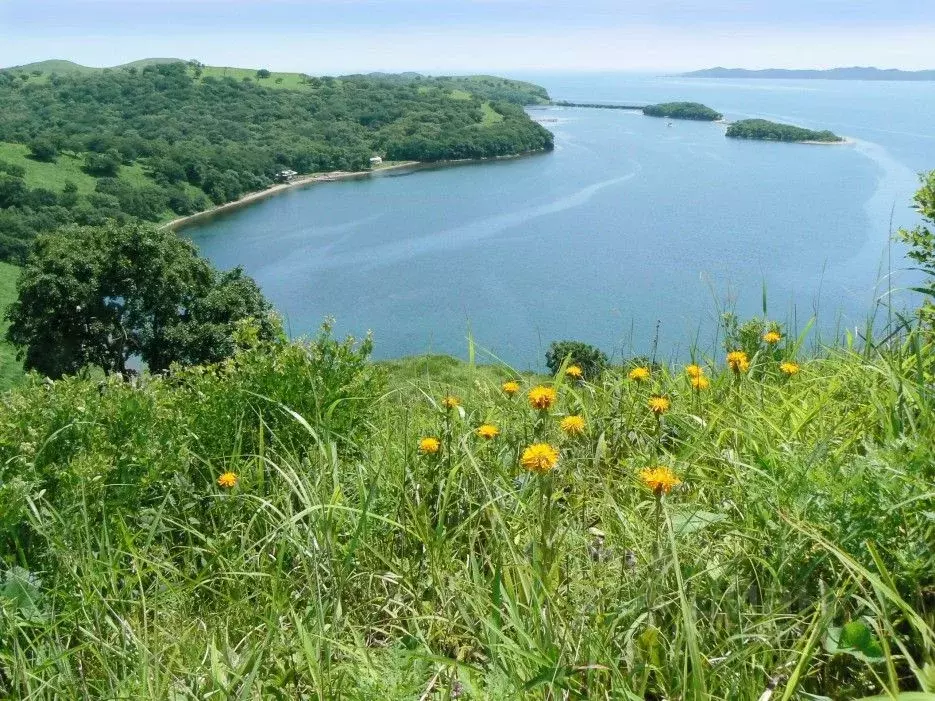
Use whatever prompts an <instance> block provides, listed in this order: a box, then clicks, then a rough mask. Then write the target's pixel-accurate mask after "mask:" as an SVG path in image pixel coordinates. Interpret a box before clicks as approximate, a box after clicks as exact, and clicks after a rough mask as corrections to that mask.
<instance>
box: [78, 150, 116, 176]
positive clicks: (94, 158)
mask: <svg viewBox="0 0 935 701" xmlns="http://www.w3.org/2000/svg"><path fill="white" fill-rule="evenodd" d="M120 163H121V159H120V154H119V153H118V152H117V151H116V150H115V149H109V150H108V151H106V152H104V153H93V152H92V153H89V154H87V155H86V156H85V157H84V171H85V172H86V173H87V174H88V175H93V176H95V177H97V178H102V177H105V178H115V177H117V173H119V172H120Z"/></svg>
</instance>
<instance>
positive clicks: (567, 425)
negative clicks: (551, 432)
mask: <svg viewBox="0 0 935 701" xmlns="http://www.w3.org/2000/svg"><path fill="white" fill-rule="evenodd" d="M558 426H559V428H561V429H562V430H563V431H564V432H565V433H567V434H568V435H569V436H580V435H581V434H582V433H584V417H582V416H566V417H565V418H564V419H562V422H561V423H560V424H559V425H558Z"/></svg>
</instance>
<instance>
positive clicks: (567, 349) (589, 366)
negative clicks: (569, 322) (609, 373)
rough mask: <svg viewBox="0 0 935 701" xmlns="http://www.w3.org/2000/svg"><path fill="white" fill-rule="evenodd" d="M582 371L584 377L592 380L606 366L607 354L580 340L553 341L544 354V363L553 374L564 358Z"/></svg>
mask: <svg viewBox="0 0 935 701" xmlns="http://www.w3.org/2000/svg"><path fill="white" fill-rule="evenodd" d="M568 357H570V358H571V360H570V363H572V364H574V365H577V366H578V367H580V368H581V370H582V371H583V372H584V379H586V380H593V379H594V378H596V377H597V376H598V375H600V374H601V372H603V370H604V368H606V367H607V355H606V354H605V353H604V351H602V350H600V349H599V348H595V347H594V346H592V345H589V344H587V343H583V342H582V341H554V342H553V343H552V345H550V346H549V350H548V351H546V354H545V364H546V366H547V367H548V368H549V371H550V372H551V373H552V374H553V375H554V374H555V373H557V372H558V370H559V368H561V367H562V363H564V362H565V358H568Z"/></svg>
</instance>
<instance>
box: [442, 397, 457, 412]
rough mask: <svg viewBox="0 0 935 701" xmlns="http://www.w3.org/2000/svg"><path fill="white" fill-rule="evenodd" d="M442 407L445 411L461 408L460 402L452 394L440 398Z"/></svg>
mask: <svg viewBox="0 0 935 701" xmlns="http://www.w3.org/2000/svg"><path fill="white" fill-rule="evenodd" d="M442 406H443V407H445V408H446V409H457V408H458V407H459V406H461V400H460V399H459V398H458V397H455V396H454V395H452V394H449V395H448V396H447V397H443V398H442Z"/></svg>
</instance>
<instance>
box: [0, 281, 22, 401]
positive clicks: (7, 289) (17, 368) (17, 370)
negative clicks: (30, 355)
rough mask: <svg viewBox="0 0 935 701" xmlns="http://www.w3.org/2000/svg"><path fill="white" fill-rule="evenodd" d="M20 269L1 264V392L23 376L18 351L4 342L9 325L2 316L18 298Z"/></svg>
mask: <svg viewBox="0 0 935 701" xmlns="http://www.w3.org/2000/svg"><path fill="white" fill-rule="evenodd" d="M18 277H19V268H18V267H16V266H15V265H10V264H9V263H0V391H3V390H6V389H9V388H10V387H12V386H13V385H14V384H16V383H17V382H19V380H20V378H21V377H22V375H23V364H22V363H21V362H20V361H18V360H17V359H16V351H15V350H14V349H13V347H12V346H10V345H9V344H7V343H6V342H5V341H3V340H2V339H3V335H4V334H5V333H6V330H7V326H9V324H8V323H7V322H6V320H4V319H2V316H3V315H5V314H6V309H7V306H8V305H9V304H10V302H12V301H13V300H14V299H15V298H16V280H17V278H18Z"/></svg>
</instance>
